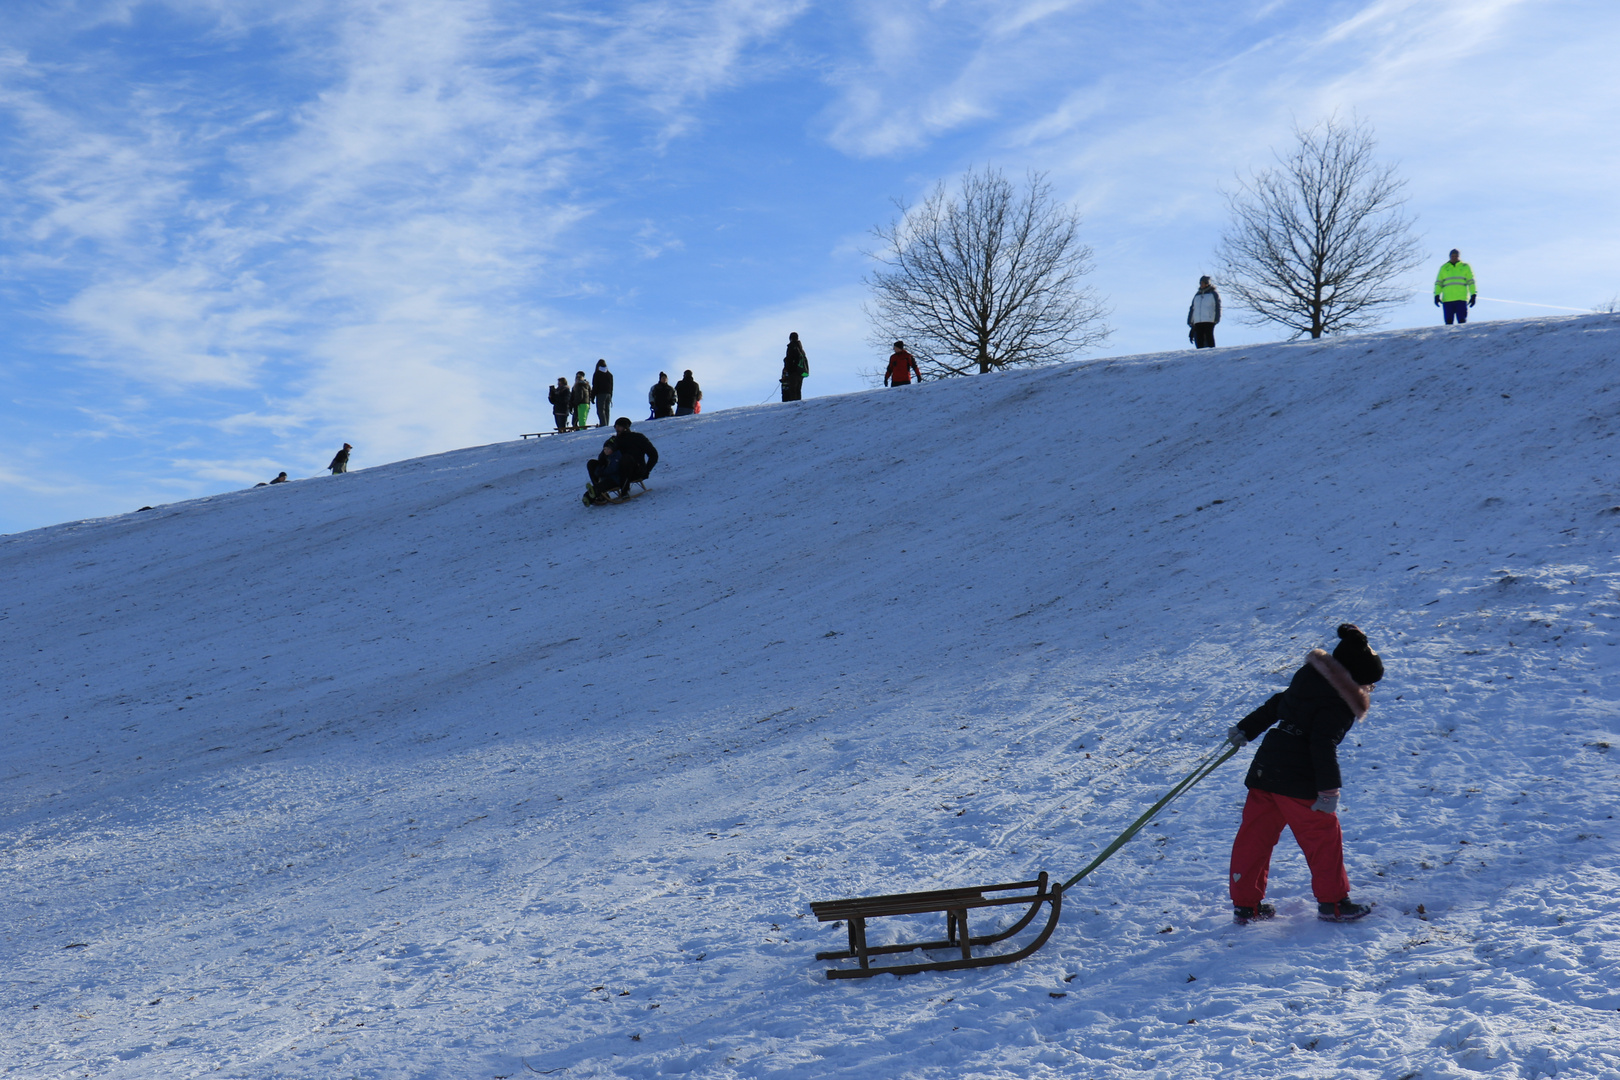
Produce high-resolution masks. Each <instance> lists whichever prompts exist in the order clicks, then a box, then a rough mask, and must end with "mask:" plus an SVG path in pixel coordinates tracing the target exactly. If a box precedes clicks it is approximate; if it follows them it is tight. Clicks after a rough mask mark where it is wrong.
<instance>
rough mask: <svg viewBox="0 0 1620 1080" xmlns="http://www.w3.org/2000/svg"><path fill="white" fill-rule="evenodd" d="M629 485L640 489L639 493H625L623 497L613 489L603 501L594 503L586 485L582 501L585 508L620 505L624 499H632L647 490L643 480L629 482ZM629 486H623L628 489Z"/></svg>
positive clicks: (589, 489)
mask: <svg viewBox="0 0 1620 1080" xmlns="http://www.w3.org/2000/svg"><path fill="white" fill-rule="evenodd" d="M630 483H631V484H635V485H636V486H638V487H640V488H641V491H639V492H637V491H631V492H628V493H626V494H624V495H620V494H619V492H618V490H617V489H615V490H613V491H610V492H608V493H607V497H606V498H605V499H602V500H600V501H596V500H593V499H592V498H591V488H590V486H589V485H587V486H586V488H585V496H584V499H583V501H584V503H585V505H586V506H606V505H608V504H609V503H620V502H624V500H626V499H633V498H635V497H636V496H637V495H639V494H643V493H645V492H646V490H647V481H645V480H632V481H630ZM629 486H630V485H629V484H626V485H625V487H629Z"/></svg>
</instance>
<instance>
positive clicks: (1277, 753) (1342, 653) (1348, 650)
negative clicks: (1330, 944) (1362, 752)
mask: <svg viewBox="0 0 1620 1080" xmlns="http://www.w3.org/2000/svg"><path fill="white" fill-rule="evenodd" d="M1383 677H1384V662H1383V660H1382V659H1380V658H1379V656H1378V654H1377V653H1376V652H1373V650H1372V647H1371V646H1370V645H1368V644H1367V635H1366V634H1364V633H1362V632H1361V630H1360V629H1359V628H1357V627H1356V626H1355V625H1353V624H1352V623H1343V624H1341V625H1340V626H1339V644H1338V646H1337V647H1336V648H1334V650H1333V655H1332V656H1329V655H1328V654H1327V653H1326V652H1324V651H1323V650H1321V649H1312V650H1311V651H1310V653H1309V654H1307V655H1306V657H1305V664H1304V666H1302V667H1301V668H1300V669H1299V670H1298V671H1296V672H1295V673H1294V677H1293V679H1292V680H1291V681H1290V682H1289V684H1288V689H1287V690H1284V691H1283V692H1282V693H1280V694H1273V695H1272V696H1271V698H1270V699H1269V700H1267V702H1266V703H1265V704H1264V705H1262V706H1260V707H1259V708H1258V709H1256V710H1254V712H1252V713H1250V714H1249V715H1248V716H1246V717H1244V718H1243V720H1242V721H1241V722H1240V723H1238V724H1237V725H1235V726H1234V727H1233V728H1232V729H1231V730H1230V731H1228V732H1227V735H1226V737H1227V739H1228V741H1230V742H1231V743H1232V745H1233V746H1243V745H1245V744H1246V743H1248V742H1250V741H1251V740H1253V739H1258V738H1259V737H1260V733H1261V732H1263V731H1266V729H1267V728H1271V731H1270V732H1269V733H1268V734H1267V735H1266V739H1265V742H1263V743H1261V744H1260V749H1259V750H1258V751H1256V752H1255V755H1254V760H1253V761H1252V762H1251V763H1250V765H1249V775H1248V776H1247V777H1246V778H1245V779H1244V781H1243V782H1244V784H1245V785H1247V786H1248V789H1249V796H1248V800H1247V801H1246V802H1245V803H1244V804H1243V823H1242V824H1241V825H1239V826H1238V833H1237V836H1236V838H1235V839H1233V841H1232V862H1231V866H1230V875H1229V877H1228V880H1227V886H1228V888H1229V890H1230V892H1231V896H1232V919H1233V921H1234V922H1238V923H1246V922H1248V921H1250V920H1251V919H1269V918H1272V917H1273V916H1275V915H1276V914H1277V911H1276V909H1275V908H1274V907H1272V906H1271V905H1270V904H1267V903H1263V902H1262V901H1263V900H1264V899H1265V895H1266V879H1267V877H1268V876H1269V874H1270V871H1271V851H1272V849H1273V848H1274V847H1276V846H1277V840H1278V839H1279V838H1280V837H1281V836H1282V831H1283V827H1284V826H1287V827H1288V828H1289V829H1291V830H1292V831H1293V833H1294V839H1295V840H1297V841H1298V842H1299V846H1300V850H1302V851H1303V852H1304V853H1305V861H1306V863H1307V864H1308V865H1309V866H1310V868H1311V891H1312V892H1313V893H1315V894H1316V910H1317V915H1318V917H1320V918H1322V919H1326V920H1328V921H1330V922H1346V921H1348V920H1350V919H1359V918H1361V917H1362V916H1363V915H1366V914H1367V913H1368V912H1369V911H1371V910H1372V908H1371V907H1369V906H1368V905H1365V904H1357V903H1354V902H1353V901H1352V900H1351V899H1350V876H1349V874H1347V873H1346V872H1345V869H1344V834H1343V833H1342V832H1341V831H1340V829H1339V817H1338V810H1339V752H1338V747H1339V743H1340V742H1341V741H1342V740H1343V739H1344V737H1345V735H1346V733H1348V732H1349V730H1350V729H1351V727H1353V726H1354V725H1355V722H1356V721H1357V720H1360V719H1361V718H1362V717H1364V716H1366V715H1367V710H1368V708H1369V707H1370V706H1371V704H1372V698H1371V696H1370V695H1371V690H1372V686H1373V684H1374V683H1376V682H1377V681H1378V680H1380V679H1382V678H1383ZM1273 725H1275V726H1273Z"/></svg>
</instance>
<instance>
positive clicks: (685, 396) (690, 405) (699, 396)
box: [675, 368, 703, 416]
mask: <svg viewBox="0 0 1620 1080" xmlns="http://www.w3.org/2000/svg"><path fill="white" fill-rule="evenodd" d="M702 400H703V390H702V389H701V388H700V387H699V386H698V384H697V380H696V379H694V378H692V369H691V368H687V369H686V374H685V376H683V377H682V379H681V381H680V382H678V383H676V384H675V415H676V416H691V415H692V414H693V413H695V412H697V404H698V402H700V401H702Z"/></svg>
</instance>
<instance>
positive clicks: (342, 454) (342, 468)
mask: <svg viewBox="0 0 1620 1080" xmlns="http://www.w3.org/2000/svg"><path fill="white" fill-rule="evenodd" d="M353 449H354V447H352V446H350V445H349V444H348V443H344V444H343V449H341V450H339V451H338V452H337V453H336V454H334V455H333V456H332V464H330V465H328V466H327V468H328V469H331V470H332V475H333V476H336V475H337V474H338V473H346V472H348V471H349V451H350V450H353Z"/></svg>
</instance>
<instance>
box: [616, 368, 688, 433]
mask: <svg viewBox="0 0 1620 1080" xmlns="http://www.w3.org/2000/svg"><path fill="white" fill-rule="evenodd" d="M647 404H648V405H650V406H652V418H653V419H654V420H660V419H662V418H664V417H666V416H674V415H675V388H674V387H673V386H671V385H669V376H668V375H667V374H665V373H664V372H662V371H660V372H659V373H658V381H657V382H655V383H653V385H652V389H651V390H648V391H647ZM615 426H617V424H616V423H615Z"/></svg>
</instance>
